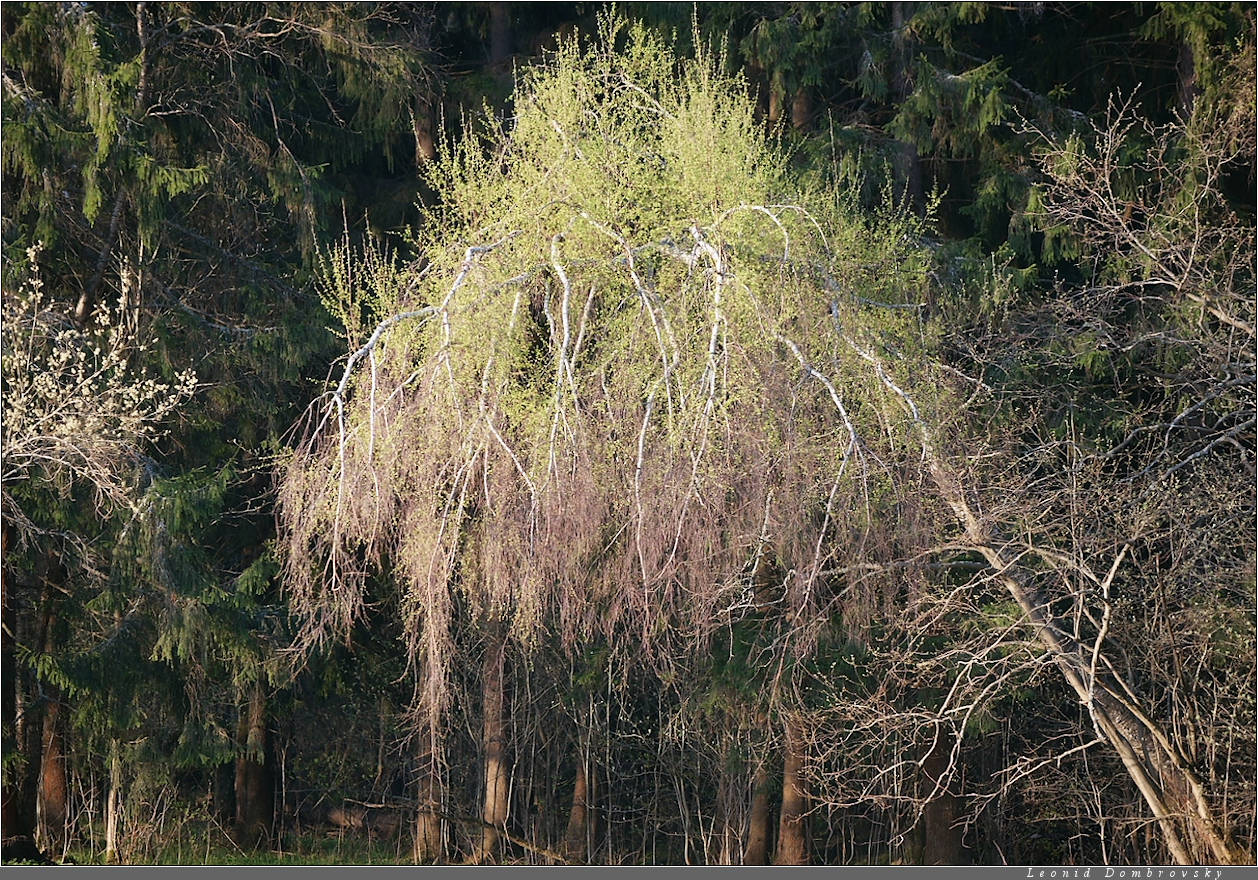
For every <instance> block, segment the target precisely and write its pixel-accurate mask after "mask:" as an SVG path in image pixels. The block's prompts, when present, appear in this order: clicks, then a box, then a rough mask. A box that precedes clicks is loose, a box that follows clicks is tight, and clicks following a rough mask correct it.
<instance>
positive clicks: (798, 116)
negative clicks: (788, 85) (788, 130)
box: [791, 86, 812, 131]
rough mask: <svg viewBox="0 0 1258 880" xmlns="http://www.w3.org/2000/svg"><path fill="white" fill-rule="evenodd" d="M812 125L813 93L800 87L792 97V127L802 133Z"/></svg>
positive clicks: (806, 88)
mask: <svg viewBox="0 0 1258 880" xmlns="http://www.w3.org/2000/svg"><path fill="white" fill-rule="evenodd" d="M811 124H812V92H810V91H809V90H808V87H807V86H800V87H799V88H798V89H797V90H796V91H795V94H794V95H793V96H792V97H791V125H792V126H794V127H795V129H796V131H802V130H804V129H806V128H808V127H809V126H810V125H811Z"/></svg>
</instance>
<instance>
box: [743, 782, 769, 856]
mask: <svg viewBox="0 0 1258 880" xmlns="http://www.w3.org/2000/svg"><path fill="white" fill-rule="evenodd" d="M771 788H772V780H771V779H770V777H769V764H768V762H767V761H761V762H760V763H759V764H758V765H757V766H756V772H755V775H754V776H753V777H752V782H751V816H750V819H749V821H748V824H747V848H746V850H745V851H744V852H743V864H744V865H767V864H769V793H770V790H771Z"/></svg>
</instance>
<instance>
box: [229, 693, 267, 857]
mask: <svg viewBox="0 0 1258 880" xmlns="http://www.w3.org/2000/svg"><path fill="white" fill-rule="evenodd" d="M238 730H239V732H240V734H241V739H242V740H243V743H242V744H243V745H244V749H245V751H244V754H242V755H241V756H240V757H238V758H237V759H236V829H235V831H236V834H235V836H236V840H237V842H239V843H240V844H241V845H242V846H246V847H257V846H259V845H261V844H262V843H263V842H264V841H265V840H266V839H267V838H268V837H269V836H270V834H271V824H272V822H273V820H274V818H275V792H274V786H273V780H272V778H271V775H272V774H271V766H270V765H271V762H270V760H269V753H270V742H269V737H268V732H267V723H266V692H265V691H264V690H263V686H262V683H261V682H258V683H256V684H255V685H254V686H253V690H252V691H251V692H250V695H249V704H248V707H247V709H246V712H245V714H243V715H242V716H241V719H240V726H239V728H238Z"/></svg>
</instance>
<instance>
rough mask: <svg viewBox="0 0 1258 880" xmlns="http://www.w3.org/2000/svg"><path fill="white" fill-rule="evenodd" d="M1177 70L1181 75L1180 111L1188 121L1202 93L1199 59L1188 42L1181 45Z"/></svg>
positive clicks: (1176, 64) (1176, 65)
mask: <svg viewBox="0 0 1258 880" xmlns="http://www.w3.org/2000/svg"><path fill="white" fill-rule="evenodd" d="M1175 70H1176V73H1177V74H1178V76H1179V113H1180V116H1182V117H1183V119H1184V121H1185V122H1187V121H1188V120H1189V119H1190V118H1191V117H1192V111H1193V109H1194V108H1195V107H1196V105H1197V96H1198V95H1199V94H1201V88H1200V86H1199V85H1198V83H1197V59H1196V56H1195V55H1194V54H1193V50H1192V46H1191V45H1189V44H1188V43H1187V42H1183V43H1180V45H1179V58H1178V59H1177V60H1176V63H1175Z"/></svg>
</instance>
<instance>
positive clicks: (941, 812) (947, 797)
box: [915, 738, 969, 865]
mask: <svg viewBox="0 0 1258 880" xmlns="http://www.w3.org/2000/svg"><path fill="white" fill-rule="evenodd" d="M951 747H952V743H951V741H950V740H946V739H944V738H941V739H940V741H939V742H937V743H935V747H934V748H933V749H932V750H931V752H930V754H928V755H927V756H926V758H925V759H924V760H923V761H922V770H921V778H920V779H919V782H918V794H919V796H921V797H931V796H932V795H933V796H934V797H933V799H932V800H931V801H930V803H928V804H926V805H925V807H924V808H923V809H922V821H921V824H920V825H919V826H918V828H917V837H918V846H917V850H918V858H917V859H915V861H917V862H920V863H921V864H923V865H961V864H967V863H968V861H969V859H968V856H967V854H966V849H965V841H964V839H963V838H964V835H963V832H962V829H961V828H959V827H957V825H956V823H957V820H958V819H959V818H960V815H961V802H960V799H959V798H957V796H956V795H955V794H954V793H953V792H952V786H951V784H949V785H944V786H943V787H942V791H937V789H938V788H939V787H940V786H941V780H942V779H943V776H944V774H945V773H946V772H947V770H948V762H949V756H950V750H951Z"/></svg>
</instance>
